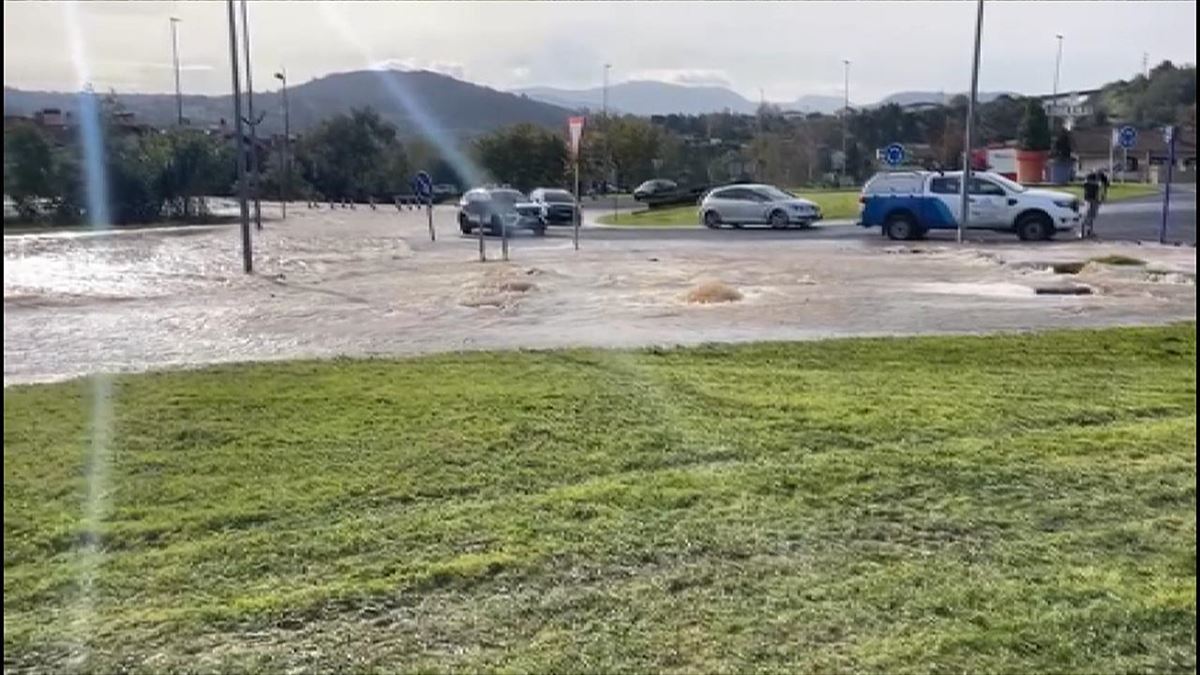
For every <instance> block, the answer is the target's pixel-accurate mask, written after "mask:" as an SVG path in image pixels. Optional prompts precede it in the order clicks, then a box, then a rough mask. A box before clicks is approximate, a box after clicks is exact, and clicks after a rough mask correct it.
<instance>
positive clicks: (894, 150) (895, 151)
mask: <svg viewBox="0 0 1200 675" xmlns="http://www.w3.org/2000/svg"><path fill="white" fill-rule="evenodd" d="M883 161H885V162H887V163H888V164H889V165H891V166H896V165H897V164H900V163H902V162H903V161H904V146H903V145H900V144H899V143H892V144H891V145H889V146H887V148H885V149H884V151H883Z"/></svg>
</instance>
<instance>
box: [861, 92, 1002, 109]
mask: <svg viewBox="0 0 1200 675" xmlns="http://www.w3.org/2000/svg"><path fill="white" fill-rule="evenodd" d="M967 93H968V92H965V91H964V92H950V93H946V92H944V91H900V92H896V93H895V94H891V95H889V96H885V97H884V98H883V99H882V100H880V101H879V102H878V103H875V104H874V105H873V106H868V107H877V106H882V105H887V104H889V103H895V104H897V105H901V106H905V105H913V104H916V103H934V104H937V105H946V104H948V103H950V100H951V99H953V98H954V97H955V96H959V95H963V96H966V95H967ZM1001 96H1020V94H1018V93H1016V92H1012V91H981V92H979V97H978V98H977V99H976V100H978V101H979V102H980V103H991V102H992V101H994V100H996V99H997V98H1000V97H1001Z"/></svg>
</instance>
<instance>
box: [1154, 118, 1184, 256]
mask: <svg viewBox="0 0 1200 675" xmlns="http://www.w3.org/2000/svg"><path fill="white" fill-rule="evenodd" d="M1168 129H1169V131H1168V133H1169V134H1170V135H1171V138H1170V140H1169V142H1168V143H1167V187H1166V189H1165V190H1163V208H1162V223H1161V224H1160V225H1159V226H1158V243H1160V244H1165V243H1167V212H1168V211H1170V210H1171V179H1172V178H1174V175H1175V137H1176V136H1178V135H1179V134H1178V132H1177V130H1176V129H1175V128H1174V127H1168Z"/></svg>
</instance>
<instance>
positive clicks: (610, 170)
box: [602, 63, 617, 222]
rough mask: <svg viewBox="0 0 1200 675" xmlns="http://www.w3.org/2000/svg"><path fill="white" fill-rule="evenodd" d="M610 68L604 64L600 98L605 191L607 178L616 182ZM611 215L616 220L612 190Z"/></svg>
mask: <svg viewBox="0 0 1200 675" xmlns="http://www.w3.org/2000/svg"><path fill="white" fill-rule="evenodd" d="M610 68H612V64H611V63H606V64H604V94H603V100H602V116H603V117H604V154H605V163H604V164H605V166H604V168H605V174H606V175H605V176H604V184H605V187H604V189H605V191H606V192H607V191H608V185H609V183H608V181H609V180H612V182H613V186H612V187H614V188H615V187H616V185H615V183H616V177H617V176H616V173H617V168H616V166H615V165H614V163H613V157H612V139H611V138H609V134H610V133H611V131H612V125H610V124H609V123H608V70H609V69H610ZM612 215H613V221H614V222H616V220H617V194H616V192H614V193H613V196H612Z"/></svg>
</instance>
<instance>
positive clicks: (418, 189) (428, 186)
mask: <svg viewBox="0 0 1200 675" xmlns="http://www.w3.org/2000/svg"><path fill="white" fill-rule="evenodd" d="M413 192H415V193H416V194H417V196H418V197H425V198H428V197H430V196H432V195H433V179H432V178H430V177H429V174H428V173H426V172H424V171H418V172H417V175H416V177H414V178H413Z"/></svg>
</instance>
